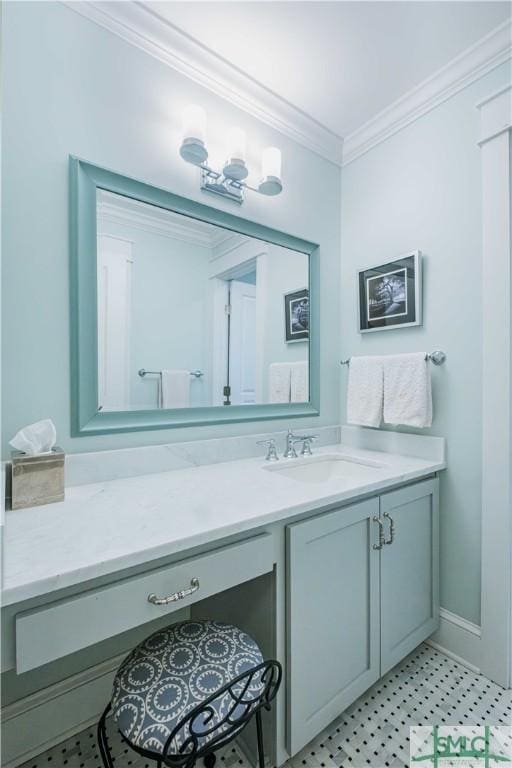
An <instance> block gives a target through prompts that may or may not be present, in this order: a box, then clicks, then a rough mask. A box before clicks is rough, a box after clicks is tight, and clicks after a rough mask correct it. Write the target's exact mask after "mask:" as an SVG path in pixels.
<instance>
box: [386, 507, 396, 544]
mask: <svg viewBox="0 0 512 768" xmlns="http://www.w3.org/2000/svg"><path fill="white" fill-rule="evenodd" d="M384 517H385V518H386V520H389V539H386V540H385V541H384V544H392V543H393V542H394V540H395V521H394V520H393V518H392V517H391V515H390V514H388V512H384Z"/></svg>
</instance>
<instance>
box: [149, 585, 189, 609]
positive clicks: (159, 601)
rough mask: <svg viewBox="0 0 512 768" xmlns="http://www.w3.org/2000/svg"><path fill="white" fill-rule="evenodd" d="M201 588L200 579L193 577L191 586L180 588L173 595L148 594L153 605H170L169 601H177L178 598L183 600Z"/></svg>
mask: <svg viewBox="0 0 512 768" xmlns="http://www.w3.org/2000/svg"><path fill="white" fill-rule="evenodd" d="M198 589H199V579H196V578H194V579H191V580H190V587H188V588H187V589H180V590H179V591H178V592H173V593H172V595H168V596H167V597H157V596H156V595H154V594H151V595H148V602H150V603H153V605H169V603H176V602H177V601H178V600H183V599H184V598H185V597H190V595H193V594H194V592H197V590H198Z"/></svg>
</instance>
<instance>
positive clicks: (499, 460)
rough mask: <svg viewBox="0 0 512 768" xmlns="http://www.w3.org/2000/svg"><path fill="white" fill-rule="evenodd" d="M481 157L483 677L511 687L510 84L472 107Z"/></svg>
mask: <svg viewBox="0 0 512 768" xmlns="http://www.w3.org/2000/svg"><path fill="white" fill-rule="evenodd" d="M477 108H478V109H479V113H480V141H479V146H480V149H481V159H482V229H483V231H482V264H483V270H482V310H483V311H482V318H483V319H482V324H483V328H482V331H483V334H482V412H483V418H482V571H481V574H482V577H481V578H482V583H481V646H480V652H481V662H480V670H481V672H482V674H484V675H485V676H486V677H488V678H489V679H490V680H493V681H494V682H496V683H498V684H499V685H501V686H502V687H504V688H508V687H511V686H512V678H511V674H512V515H511V509H512V476H511V475H512V349H511V347H512V327H511V326H512V313H511V299H512V286H511V279H512V263H511V262H512V258H511V212H510V204H511V149H512V148H511V129H512V120H511V114H512V86H511V85H508V86H507V87H506V88H503V89H501V90H500V91H498V92H497V93H494V94H491V95H490V96H489V97H488V98H486V99H485V100H484V101H482V102H480V103H479V104H478V105H477Z"/></svg>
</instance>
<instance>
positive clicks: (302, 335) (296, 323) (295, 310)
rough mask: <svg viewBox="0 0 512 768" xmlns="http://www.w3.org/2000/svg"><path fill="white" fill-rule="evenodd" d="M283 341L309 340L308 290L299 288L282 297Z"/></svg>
mask: <svg viewBox="0 0 512 768" xmlns="http://www.w3.org/2000/svg"><path fill="white" fill-rule="evenodd" d="M284 321H285V341H286V343H287V344H290V343H293V342H295V341H307V340H308V339H309V289H308V288H301V289H300V290H297V291H292V292H291V293H286V294H285V296H284Z"/></svg>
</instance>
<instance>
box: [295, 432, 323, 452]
mask: <svg viewBox="0 0 512 768" xmlns="http://www.w3.org/2000/svg"><path fill="white" fill-rule="evenodd" d="M317 439H318V435H302V436H301V437H299V438H298V440H299V441H302V451H301V455H302V456H312V455H313V451H312V450H311V443H312V442H313V441H314V440H317Z"/></svg>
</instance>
